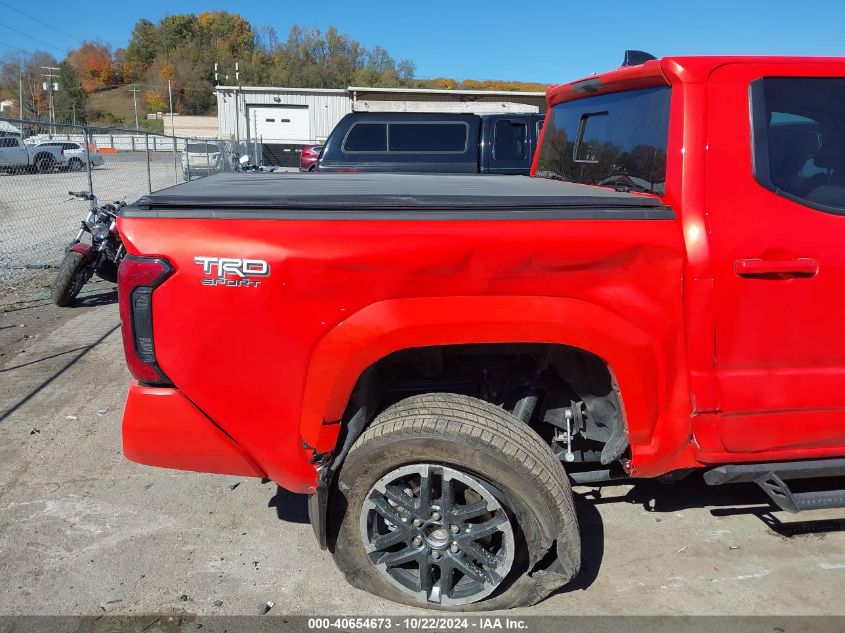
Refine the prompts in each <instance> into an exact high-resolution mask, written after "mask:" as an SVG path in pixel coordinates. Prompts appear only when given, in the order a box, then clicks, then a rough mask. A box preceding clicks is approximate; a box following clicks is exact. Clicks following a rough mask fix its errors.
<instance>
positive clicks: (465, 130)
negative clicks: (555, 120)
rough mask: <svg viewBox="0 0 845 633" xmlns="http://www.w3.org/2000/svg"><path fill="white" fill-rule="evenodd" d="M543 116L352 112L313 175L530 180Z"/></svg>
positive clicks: (326, 147)
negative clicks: (515, 177) (515, 176)
mask: <svg viewBox="0 0 845 633" xmlns="http://www.w3.org/2000/svg"><path fill="white" fill-rule="evenodd" d="M542 129H543V115H542V114H519V113H508V114H481V115H479V114H448V113H435V112H433V113H419V112H381V113H370V112H353V113H351V114H347V115H346V116H345V117H343V118H342V119H341V120H340V122H339V123H338V124H337V125H336V126H335V128H334V129H333V130H332V133H331V134H330V135H329V138H328V139H326V143H325V145H324V146H323V148H322V150H321V151H320V154H319V158H318V159H317V162H316V165H315V170H316V171H335V172H343V171H351V172H374V171H381V172H419V173H432V172H436V173H463V174H467V173H469V174H478V173H481V174H521V175H525V176H527V175H528V172H529V171H530V170H531V159H532V158H533V157H534V150H535V149H536V148H537V140H538V139H539V138H540V131H541V130H542Z"/></svg>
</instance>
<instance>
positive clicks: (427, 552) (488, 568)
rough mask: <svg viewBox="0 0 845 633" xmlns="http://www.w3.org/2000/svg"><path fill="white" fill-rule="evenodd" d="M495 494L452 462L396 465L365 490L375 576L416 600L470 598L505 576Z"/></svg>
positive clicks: (364, 527) (504, 524)
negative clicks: (378, 574)
mask: <svg viewBox="0 0 845 633" xmlns="http://www.w3.org/2000/svg"><path fill="white" fill-rule="evenodd" d="M497 495H500V493H498V492H497V493H496V494H494V488H493V487H492V486H491V485H490V484H488V483H486V482H484V481H482V480H481V479H479V478H477V477H475V476H473V475H469V474H467V473H465V472H462V471H459V470H457V469H455V468H450V467H447V466H440V465H436V464H414V465H409V466H402V467H400V468H397V469H395V470H393V471H391V472H390V473H388V474H387V475H385V476H384V477H382V478H381V479H379V480H378V481H377V482H376V483H375V484H374V485H373V487H372V488H371V489H370V491H369V492H368V493H367V496H366V499H365V501H364V503H363V506H362V509H361V517H360V527H361V536H362V539H363V543H364V549H365V551H366V552H367V555H368V557H369V558H370V560H371V562H372V563H373V564H374V565H375V567H376V568H377V569H378V571H379V572H380V573H381V574H383V575H384V576H386V577H387V579H388V580H389V581H390V582H391V583H392V584H393V585H394V586H396V587H398V588H399V589H400V590H402V591H403V592H405V593H408V594H410V595H412V596H413V597H414V598H416V599H417V600H419V601H422V602H429V603H436V604H443V605H460V604H469V603H472V602H477V601H478V600H481V599H483V598H485V597H487V596H488V595H490V594H491V593H492V592H493V591H495V589H496V588H497V587H498V586H499V585H500V584H501V583H502V582H503V581H504V580H505V578H506V577H507V576H508V574H509V572H510V571H511V567H512V566H513V561H514V533H513V526H512V525H511V519H510V517H509V516H508V514H507V512H506V510H505V508H504V507H503V506H502V504H501V503H500V501H499V499H498V498H497Z"/></svg>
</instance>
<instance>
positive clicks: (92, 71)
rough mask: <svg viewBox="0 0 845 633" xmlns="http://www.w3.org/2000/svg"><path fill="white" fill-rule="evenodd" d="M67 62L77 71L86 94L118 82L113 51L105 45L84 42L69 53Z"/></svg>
mask: <svg viewBox="0 0 845 633" xmlns="http://www.w3.org/2000/svg"><path fill="white" fill-rule="evenodd" d="M67 62H68V64H70V65H71V66H72V67H73V69H74V71H76V74H77V75H78V77H79V81H80V83H81V84H82V88H83V90H85V92H89V93H90V92H94V91H95V90H101V89H103V88H106V87H109V86H112V85H113V84H114V83H115V81H116V74H115V66H114V61H113V60H112V54H111V50H110V49H109V47H108V46H106V45H105V44H101V43H98V42H84V43H83V44H82V46H80V47H79V48H77V49H76V50H72V51H70V52H69V53H68V56H67Z"/></svg>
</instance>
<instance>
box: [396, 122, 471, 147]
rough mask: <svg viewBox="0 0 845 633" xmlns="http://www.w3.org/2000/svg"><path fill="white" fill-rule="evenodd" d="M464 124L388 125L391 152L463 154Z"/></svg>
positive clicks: (467, 127) (422, 123)
mask: <svg viewBox="0 0 845 633" xmlns="http://www.w3.org/2000/svg"><path fill="white" fill-rule="evenodd" d="M468 130H469V126H468V125H467V124H466V123H462V122H455V123H424V122H420V123H390V125H389V129H388V138H389V149H390V151H391V152H437V153H463V152H465V151H466V147H467V132H468Z"/></svg>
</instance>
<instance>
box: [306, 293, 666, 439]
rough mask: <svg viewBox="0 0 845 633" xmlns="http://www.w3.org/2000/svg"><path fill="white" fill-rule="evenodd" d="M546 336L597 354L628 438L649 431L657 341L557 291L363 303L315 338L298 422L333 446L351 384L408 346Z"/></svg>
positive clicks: (656, 405) (657, 387) (309, 435)
mask: <svg viewBox="0 0 845 633" xmlns="http://www.w3.org/2000/svg"><path fill="white" fill-rule="evenodd" d="M499 343H502V344H518V343H529V344H550V345H560V346H566V347H569V348H573V349H576V350H581V351H584V352H587V353H589V354H591V355H593V356H596V357H598V358H599V359H601V360H602V361H603V362H604V363H605V365H606V366H607V369H608V371H609V372H610V375H611V377H612V379H613V381H614V383H615V384H616V385H617V386H618V388H619V394H618V396H619V400H620V403H621V404H622V407H623V411H622V412H623V416H625V421H626V424H628V426H629V430H630V433H631V434H632V437H633V436H637V435H639V436H642V437H643V438H646V437H647V436H649V435H650V434H651V431H652V429H653V425H654V423H655V422H656V419H657V416H658V413H659V410H660V398H661V384H663V382H662V381H661V379H660V376H659V373H658V368H659V367H660V366H661V363H659V359H658V353H657V343H656V341H653V340H652V339H651V338H650V337H649V336H648V335H647V334H646V333H645V332H644V331H643V330H642V329H640V328H639V327H637V326H636V325H635V324H633V323H631V322H630V321H628V320H626V319H625V318H623V317H622V316H620V315H618V314H616V313H614V312H612V311H610V310H609V309H607V308H605V307H603V306H599V305H596V304H594V303H590V302H586V301H583V300H579V299H571V298H561V297H538V296H531V297H518V296H467V297H447V298H441V297H426V298H412V299H395V300H387V301H382V302H378V303H375V304H371V305H369V306H367V307H365V308H363V309H362V310H360V311H358V312H356V313H355V314H353V315H352V316H350V317H349V318H347V319H346V320H344V321H343V322H341V323H340V324H338V325H337V326H336V327H334V328H333V329H332V330H330V331H329V332H328V333H327V334H326V335H325V336H324V337H323V338H322V339H321V340H320V341H319V342H318V343H317V345H316V346H315V348H314V351H313V353H312V355H311V362H310V364H309V368H308V371H307V375H306V379H305V389H304V396H303V401H302V409H301V419H300V430H301V435H302V438H303V441H304V442H305V443H306V444H307V445H308V446H310V447H313V448H314V449H315V451H316V452H318V453H330V452H332V451H333V450H335V448H336V443H337V441H338V436H339V433H340V427H341V424H339V422H341V421H342V418H343V416H344V412H345V411H346V408H347V405H348V403H349V401H350V397H351V395H352V392H353V389H354V388H355V385H356V384H357V383H358V381H359V380H360V379H361V376H362V375H364V374H365V372H367V371H368V369H369V368H371V367H373V366H374V365H375V364H377V363H378V362H380V361H382V360H384V359H385V358H387V357H388V356H389V355H391V354H393V353H395V352H398V351H402V350H407V349H412V348H424V347H432V346H451V345H471V344H499Z"/></svg>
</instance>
